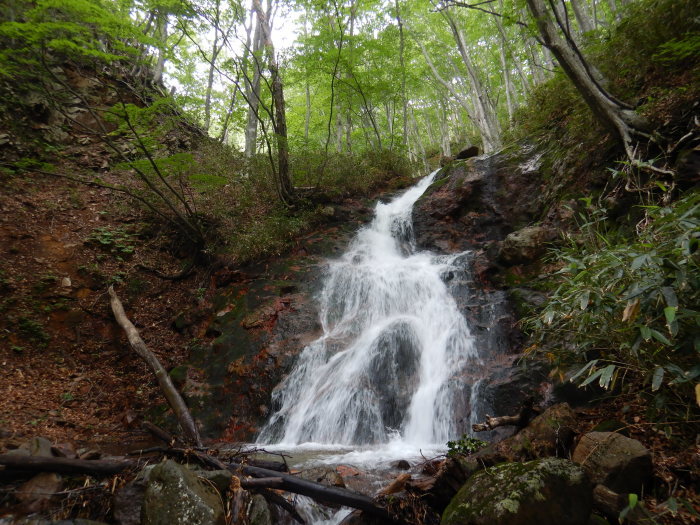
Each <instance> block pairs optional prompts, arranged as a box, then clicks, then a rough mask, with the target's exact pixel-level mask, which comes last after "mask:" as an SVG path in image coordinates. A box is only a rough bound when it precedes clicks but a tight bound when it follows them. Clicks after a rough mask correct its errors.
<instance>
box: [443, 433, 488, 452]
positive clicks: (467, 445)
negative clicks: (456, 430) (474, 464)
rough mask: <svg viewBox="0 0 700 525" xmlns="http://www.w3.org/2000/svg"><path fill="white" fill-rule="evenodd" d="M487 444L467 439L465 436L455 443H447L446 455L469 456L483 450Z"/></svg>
mask: <svg viewBox="0 0 700 525" xmlns="http://www.w3.org/2000/svg"><path fill="white" fill-rule="evenodd" d="M486 445H488V443H487V442H486V441H482V440H480V439H476V438H473V437H469V436H468V435H467V434H464V435H462V437H461V438H460V439H458V440H456V441H448V442H447V455H448V456H450V457H452V456H457V455H460V454H461V455H464V456H469V455H471V454H473V453H474V452H477V451H478V450H481V449H482V448H484V447H485V446H486Z"/></svg>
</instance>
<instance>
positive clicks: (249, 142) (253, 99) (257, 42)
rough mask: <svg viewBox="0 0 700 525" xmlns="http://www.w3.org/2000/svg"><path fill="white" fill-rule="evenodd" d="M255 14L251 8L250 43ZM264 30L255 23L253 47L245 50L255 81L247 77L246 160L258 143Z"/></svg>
mask: <svg viewBox="0 0 700 525" xmlns="http://www.w3.org/2000/svg"><path fill="white" fill-rule="evenodd" d="M254 13H255V10H254V8H252V7H251V11H250V19H251V21H250V24H251V27H250V28H249V29H248V42H250V31H251V30H252V29H253V28H252V25H253V14H254ZM262 42H263V39H262V29H261V28H260V20H259V19H258V20H257V21H256V23H255V30H254V32H253V41H252V47H251V46H250V45H248V46H246V49H245V50H244V52H245V56H246V57H247V58H249V59H250V64H252V66H253V79H252V81H251V80H250V78H249V77H248V76H246V82H245V91H246V99H247V100H248V112H247V115H246V127H245V149H244V154H245V156H246V158H250V157H252V156H253V155H255V152H256V148H257V141H258V110H259V107H260V73H261V71H260V69H261V66H260V50H261V49H262ZM245 62H246V60H245V59H244V64H243V67H244V68H245V67H247V66H248V64H246V63H245Z"/></svg>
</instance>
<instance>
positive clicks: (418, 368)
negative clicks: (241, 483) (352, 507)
mask: <svg viewBox="0 0 700 525" xmlns="http://www.w3.org/2000/svg"><path fill="white" fill-rule="evenodd" d="M434 177H435V173H432V174H431V175H429V176H427V177H425V178H424V179H422V180H421V181H420V182H419V183H418V184H417V185H415V186H414V187H412V188H410V189H409V190H407V191H406V192H404V193H403V194H401V195H399V196H398V197H396V198H394V199H393V200H392V201H391V202H388V203H382V202H380V203H378V204H377V206H376V212H375V217H374V220H373V221H372V223H371V224H369V225H368V226H366V227H364V228H362V229H361V230H360V231H359V232H358V233H357V235H356V236H355V238H354V239H353V240H352V242H351V243H350V245H349V247H348V249H347V250H346V252H345V253H344V254H343V255H342V256H341V257H340V258H339V259H337V260H333V261H330V263H329V268H328V274H327V276H326V279H325V282H324V285H323V289H322V291H321V294H320V315H321V325H322V328H323V335H322V336H321V337H320V338H319V339H317V340H316V341H314V342H313V343H311V344H310V345H308V346H307V347H306V348H305V349H304V350H303V351H302V353H301V354H300V356H299V357H298V359H297V361H296V364H295V366H294V368H293V369H292V371H291V372H290V373H289V375H288V376H287V377H286V378H285V380H284V381H282V383H280V384H279V385H278V386H277V388H276V389H275V391H274V393H273V400H272V407H273V410H274V413H273V414H272V416H271V417H270V419H269V421H268V422H267V424H266V425H265V426H264V428H263V429H262V431H261V433H260V435H259V437H258V444H261V445H265V447H266V448H268V449H277V450H285V451H287V452H290V451H291V453H293V454H302V455H303V454H304V453H307V454H309V455H310V457H312V458H313V460H310V462H309V463H308V464H313V462H314V461H315V462H316V463H318V462H327V463H351V464H354V465H365V466H367V465H376V463H377V462H378V461H390V460H392V459H397V458H402V459H408V458H410V457H417V456H418V457H419V456H420V455H421V454H423V455H427V454H431V453H433V454H434V453H440V452H443V451H444V450H445V444H446V442H447V441H448V440H449V439H454V438H456V437H459V435H461V432H463V431H464V430H465V429H466V427H467V426H468V423H469V422H468V420H467V421H466V423H465V422H464V417H465V416H467V419H468V414H464V413H460V412H461V411H460V410H458V409H457V408H458V407H463V406H465V401H464V399H463V398H465V397H466V398H467V400H468V406H471V407H475V406H476V404H477V401H478V400H477V399H474V398H475V397H476V396H477V394H478V383H472V384H466V385H465V383H464V382H463V381H460V380H459V378H460V377H461V376H462V375H463V374H464V373H465V372H468V370H469V369H470V367H472V366H474V365H478V362H479V361H480V360H479V355H478V352H477V349H476V346H475V344H474V338H473V336H472V335H471V333H470V330H469V327H468V326H467V323H466V321H465V319H464V316H463V315H462V313H460V311H459V309H458V308H457V304H456V302H455V300H454V299H453V297H452V296H451V295H450V292H449V290H448V287H447V285H446V283H445V281H446V280H448V279H449V277H447V276H449V275H451V274H452V273H453V272H454V271H456V270H459V269H460V268H457V267H456V266H455V265H456V264H461V265H462V266H463V265H464V260H465V257H464V254H456V255H436V254H433V253H430V252H425V251H417V250H416V246H415V240H414V236H413V226H412V221H411V215H412V209H413V205H414V203H415V202H416V201H417V200H418V199H419V198H420V196H421V195H422V194H423V193H424V192H425V190H426V189H427V187H428V186H429V185H430V183H431V182H432V181H433V178H434ZM461 269H462V270H463V268H461ZM470 398H471V399H470ZM324 452H325V456H324Z"/></svg>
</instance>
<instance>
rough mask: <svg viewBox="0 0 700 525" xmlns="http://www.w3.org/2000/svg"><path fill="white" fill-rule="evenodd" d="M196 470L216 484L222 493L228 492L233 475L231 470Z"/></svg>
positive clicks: (202, 476) (198, 474)
mask: <svg viewBox="0 0 700 525" xmlns="http://www.w3.org/2000/svg"><path fill="white" fill-rule="evenodd" d="M195 472H196V474H197V476H199V477H200V478H204V479H206V480H207V481H208V482H209V483H211V484H212V485H214V486H215V487H216V490H218V491H219V493H220V494H225V493H226V491H227V490H228V487H229V485H230V484H231V478H232V477H233V474H231V471H229V470H197V471H195Z"/></svg>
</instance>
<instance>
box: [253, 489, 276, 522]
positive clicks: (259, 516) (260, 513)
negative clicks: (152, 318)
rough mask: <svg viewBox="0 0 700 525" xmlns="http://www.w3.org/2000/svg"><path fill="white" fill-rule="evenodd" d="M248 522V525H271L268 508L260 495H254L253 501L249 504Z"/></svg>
mask: <svg viewBox="0 0 700 525" xmlns="http://www.w3.org/2000/svg"><path fill="white" fill-rule="evenodd" d="M248 520H249V523H250V525H272V516H271V515H270V507H269V505H268V504H267V501H266V500H265V498H264V497H263V496H262V495H261V494H256V495H255V496H253V499H252V500H251V502H250V511H249V512H248Z"/></svg>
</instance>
